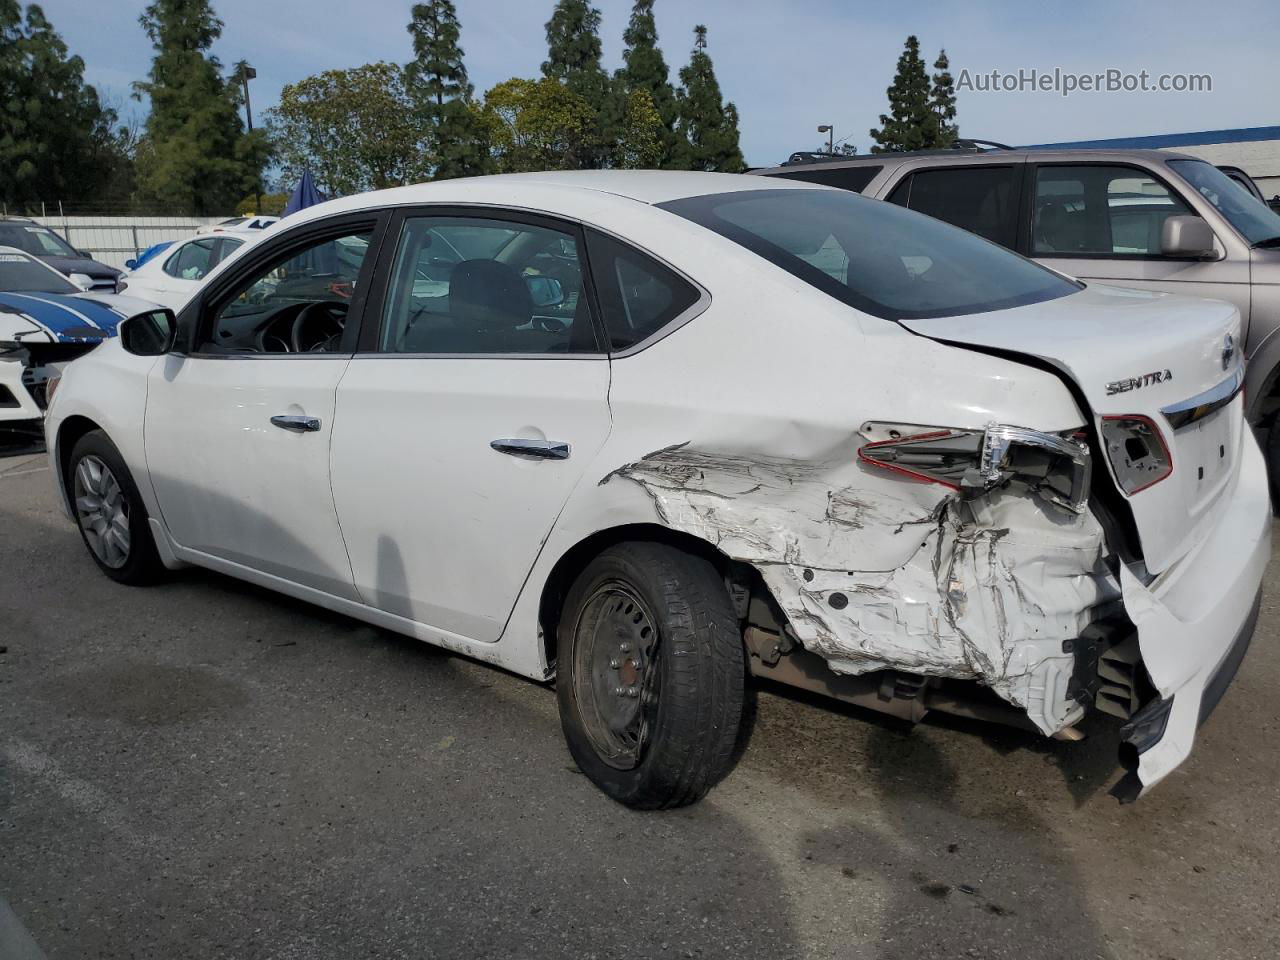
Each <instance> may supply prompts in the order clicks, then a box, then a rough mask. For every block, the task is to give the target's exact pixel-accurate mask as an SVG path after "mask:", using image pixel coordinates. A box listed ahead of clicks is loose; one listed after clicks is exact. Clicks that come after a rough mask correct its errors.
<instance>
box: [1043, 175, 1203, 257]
mask: <svg viewBox="0 0 1280 960" xmlns="http://www.w3.org/2000/svg"><path fill="white" fill-rule="evenodd" d="M1190 212H1191V211H1190V210H1189V209H1188V208H1187V205H1186V204H1185V203H1183V202H1182V200H1181V199H1180V198H1179V197H1178V196H1177V195H1176V194H1174V193H1172V192H1171V191H1170V190H1169V188H1168V187H1166V186H1165V185H1164V184H1162V183H1161V182H1160V181H1158V180H1156V179H1155V178H1154V177H1152V176H1151V175H1150V174H1149V173H1147V172H1146V171H1144V170H1141V169H1139V168H1137V167H1128V166H1119V165H1107V164H1096V165H1088V166H1084V165H1078V166H1067V165H1061V166H1060V165H1046V166H1041V167H1038V168H1037V169H1036V178H1035V196H1034V200H1033V202H1032V213H1031V216H1032V220H1031V252H1032V254H1033V255H1035V256H1042V257H1054V256H1068V257H1072V256H1075V257H1081V256H1084V257H1124V256H1142V257H1152V256H1160V235H1161V231H1162V230H1163V228H1164V222H1165V220H1167V219H1168V218H1169V217H1172V216H1174V215H1177V214H1186V213H1190Z"/></svg>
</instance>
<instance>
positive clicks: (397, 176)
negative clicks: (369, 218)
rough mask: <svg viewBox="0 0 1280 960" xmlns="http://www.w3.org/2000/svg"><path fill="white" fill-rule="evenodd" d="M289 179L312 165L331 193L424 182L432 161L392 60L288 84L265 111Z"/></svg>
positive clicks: (293, 179)
mask: <svg viewBox="0 0 1280 960" xmlns="http://www.w3.org/2000/svg"><path fill="white" fill-rule="evenodd" d="M268 120H269V122H270V124H271V128H272V130H273V132H274V135H275V140H276V142H277V143H279V145H280V160H281V163H282V165H283V177H284V180H285V182H296V181H297V179H298V177H300V176H301V175H302V171H303V170H307V169H309V170H310V171H311V175H312V176H313V177H314V178H315V179H316V181H317V186H319V188H320V189H321V190H323V191H324V192H325V193H327V194H329V195H331V196H332V195H341V194H348V193H358V192H360V191H362V190H380V189H382V188H384V187H395V186H401V185H403V184H407V183H414V182H416V181H420V180H424V179H426V178H427V176H428V175H429V173H430V166H431V161H430V158H429V157H428V156H427V155H426V152H425V151H424V150H423V148H422V136H421V133H422V131H421V128H420V127H419V125H418V123H417V122H416V121H415V118H414V112H413V102H412V101H411V100H410V98H409V95H408V92H407V91H406V89H405V82H404V71H403V70H402V69H401V68H400V67H399V66H397V65H396V64H394V63H370V64H366V65H364V66H362V67H355V68H354V69H351V70H326V71H325V72H324V73H321V74H317V75H316V76H314V77H307V78H306V79H304V80H300V81H298V82H297V83H291V84H287V85H286V86H285V87H284V89H283V90H281V91H280V102H279V104H278V105H277V106H275V107H273V108H272V109H271V110H270V111H268Z"/></svg>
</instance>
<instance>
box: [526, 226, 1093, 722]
mask: <svg viewBox="0 0 1280 960" xmlns="http://www.w3.org/2000/svg"><path fill="white" fill-rule="evenodd" d="M705 253H706V254H709V253H711V251H707V252H705ZM677 265H679V264H677ZM688 269H689V272H690V274H691V275H693V276H697V271H696V265H692V266H690V267H689V268H688ZM774 274H778V276H775V275H774ZM738 279H739V282H738V283H736V284H730V285H726V286H723V287H717V288H715V289H714V290H713V302H712V305H711V307H710V308H709V309H708V310H707V312H706V313H705V314H703V315H702V316H701V317H699V318H698V319H697V320H695V321H694V322H692V323H689V324H687V325H685V326H684V327H681V328H680V329H679V330H677V331H676V332H674V333H673V334H672V335H670V336H669V337H667V338H666V339H664V340H661V341H659V342H658V343H657V344H655V345H654V346H652V347H650V348H649V349H647V350H644V351H641V352H640V353H638V354H635V355H633V356H630V357H626V358H623V359H615V360H614V361H612V384H611V388H610V407H611V412H612V417H613V421H614V428H613V431H612V434H611V437H610V440H609V442H608V443H606V445H605V447H604V448H603V449H602V450H601V452H600V454H599V455H598V457H597V460H596V463H595V465H594V466H593V467H592V468H591V469H589V470H588V471H587V473H586V475H585V477H584V480H583V482H582V484H581V486H580V487H579V489H578V490H577V491H575V493H574V495H573V496H572V497H571V498H570V501H569V503H568V504H566V507H565V510H564V512H563V514H562V515H561V518H560V521H559V522H558V523H557V525H556V529H555V531H554V532H553V534H552V537H551V539H550V540H549V541H548V544H547V549H546V550H545V551H544V553H543V556H542V557H540V558H539V563H538V565H537V567H536V568H535V570H534V572H533V576H532V577H531V583H533V584H537V585H539V586H540V585H541V584H542V583H544V582H545V578H546V576H547V573H548V572H549V570H550V567H551V566H552V565H553V564H554V562H555V559H556V558H558V557H559V556H562V555H563V553H564V552H565V551H566V550H568V549H569V548H570V547H571V546H573V545H574V544H575V543H577V542H579V541H580V540H582V539H583V538H585V537H587V536H589V535H590V534H592V533H594V532H596V531H598V530H601V529H605V528H607V527H610V526H618V525H622V524H628V523H654V522H657V523H660V524H663V525H665V526H667V527H669V528H671V529H674V530H679V531H683V532H685V533H688V534H690V535H693V536H696V537H698V538H700V539H703V540H705V541H707V542H708V543H711V544H713V545H715V547H716V548H717V549H719V550H720V551H722V552H723V553H725V554H726V555H728V556H729V557H732V558H734V559H736V560H740V561H742V562H745V563H749V564H751V565H752V566H753V567H755V568H756V569H757V570H758V571H759V572H760V574H761V576H762V578H763V579H764V582H765V583H766V584H767V585H768V587H769V589H770V590H771V592H772V593H773V596H774V598H775V599H776V600H777V602H778V604H779V605H780V606H781V607H782V609H783V610H784V612H785V613H786V614H787V616H788V618H789V620H790V622H791V625H792V628H793V629H794V630H795V632H796V635H797V637H798V638H799V640H800V641H801V642H802V643H803V644H804V646H805V647H806V648H808V649H811V650H813V651H815V652H817V653H819V654H820V655H822V656H823V657H825V658H826V659H827V660H828V662H829V663H830V664H831V666H832V667H833V669H835V670H837V671H842V672H847V673H864V672H868V671H873V670H878V669H884V668H886V667H893V668H898V669H903V670H908V671H912V672H915V673H920V674H924V675H928V676H940V677H956V678H968V679H975V680H978V681H980V682H982V683H985V684H987V685H989V686H991V687H992V688H993V689H995V690H996V691H997V692H998V693H999V694H1000V695H1001V696H1003V697H1005V698H1006V699H1007V700H1009V701H1010V702H1012V703H1014V704H1016V705H1018V706H1020V707H1022V708H1023V709H1025V710H1026V712H1027V714H1028V716H1029V717H1030V719H1031V720H1032V721H1033V722H1034V723H1035V725H1036V726H1037V727H1038V728H1039V729H1040V730H1042V731H1044V732H1045V733H1052V732H1055V731H1057V730H1059V729H1061V728H1062V727H1063V726H1065V725H1067V724H1069V723H1071V722H1074V721H1075V720H1076V719H1078V717H1079V715H1080V713H1081V712H1082V711H1081V708H1080V707H1079V706H1078V705H1077V704H1076V703H1074V702H1073V701H1071V700H1069V699H1068V698H1067V696H1066V689H1067V683H1068V681H1069V679H1070V676H1071V673H1072V669H1073V667H1074V660H1073V657H1072V655H1071V653H1070V652H1069V651H1065V650H1064V649H1063V642H1064V641H1065V640H1070V639H1073V638H1075V637H1077V636H1078V635H1079V632H1080V629H1081V628H1082V627H1083V626H1084V625H1085V623H1086V622H1087V620H1088V610H1089V608H1090V607H1092V606H1094V605H1095V604H1097V603H1098V602H1100V601H1101V600H1103V599H1107V598H1109V597H1111V596H1114V595H1115V591H1116V587H1115V585H1114V584H1113V583H1112V582H1111V581H1110V578H1109V575H1108V574H1107V572H1106V570H1105V568H1104V567H1103V565H1102V562H1101V558H1102V555H1103V551H1104V547H1103V536H1102V531H1101V529H1100V528H1099V526H1098V524H1097V523H1096V521H1094V519H1093V517H1092V516H1091V515H1089V514H1088V513H1085V514H1083V515H1071V514H1066V513H1063V512H1061V511H1059V510H1057V509H1056V508H1052V507H1049V506H1047V505H1043V504H1041V503H1040V502H1039V501H1038V500H1033V499H1032V498H1030V497H1027V496H1016V495H1012V494H998V493H997V494H994V495H991V496H989V497H986V498H983V499H982V500H981V501H978V502H976V503H973V504H971V505H970V504H966V505H962V504H959V503H958V502H956V501H955V498H954V496H953V492H952V491H950V490H948V489H947V488H945V487H942V486H939V485H936V484H928V483H922V482H918V481H914V480H912V479H909V478H903V477H900V476H897V475H895V474H892V473H890V472H888V471H884V470H881V469H878V468H875V467H869V466H867V465H865V464H860V463H859V462H858V460H857V448H858V446H859V445H860V444H861V443H862V442H863V441H862V440H861V438H860V437H859V434H858V428H859V426H860V425H861V424H862V423H864V422H866V421H888V422H897V423H919V424H922V425H944V426H950V427H958V428H965V429H982V428H983V427H984V426H985V425H986V424H987V423H988V422H990V421H992V420H996V421H999V422H1003V423H1009V424H1014V425H1020V426H1026V427H1031V428H1034V429H1038V430H1054V431H1058V430H1066V429H1070V428H1073V427H1076V426H1079V425H1080V424H1082V423H1083V422H1084V421H1083V417H1082V415H1081V413H1080V411H1079V410H1078V408H1077V407H1076V406H1075V404H1074V402H1073V401H1072V399H1071V397H1070V394H1069V393H1068V391H1067V390H1066V388H1065V387H1064V386H1063V385H1062V384H1061V383H1060V382H1059V381H1058V380H1057V379H1056V378H1055V377H1053V376H1052V375H1050V374H1048V373H1045V372H1043V371H1040V370H1036V369H1033V368H1030V367H1025V366H1021V365H1018V364H1015V363H1011V362H1009V361H1006V360H1002V359H998V358H994V357H990V356H986V355H982V354H978V353H972V352H969V351H965V350H962V349H959V348H954V347H947V346H943V345H941V344H939V343H936V342H934V341H931V340H927V339H924V338H921V337H917V336H914V335H912V334H910V333H908V332H906V331H904V330H903V329H902V328H900V327H898V326H897V325H896V324H893V323H890V322H888V321H881V320H876V319H874V318H869V317H865V316H863V315H860V314H858V313H857V312H856V311H852V310H850V309H848V308H846V307H844V306H842V305H840V304H838V303H836V302H834V301H832V300H830V299H829V298H827V297H825V296H824V295H822V294H819V293H817V292H816V291H812V290H811V289H809V288H807V287H805V286H804V285H803V284H799V283H798V281H795V280H794V279H793V278H790V277H789V276H787V275H785V274H781V272H780V271H775V270H774V269H773V268H772V267H770V266H768V265H767V264H763V262H762V269H761V270H760V272H759V273H758V274H754V273H753V274H746V273H744V275H743V276H742V277H740V278H738ZM726 291H728V292H726ZM774 302H776V303H786V304H788V305H789V306H788V308H787V309H786V310H781V311H778V312H776V313H766V312H762V311H761V310H760V309H759V304H760V303H774ZM761 358H769V359H770V362H769V363H768V364H767V365H764V366H762V365H761ZM529 592H530V591H526V593H529ZM536 616H537V614H536V608H535V605H534V602H533V601H531V600H530V599H529V598H528V597H522V600H521V604H520V605H519V606H518V608H517V611H516V619H517V622H518V621H519V619H520V618H522V617H523V618H526V622H529V621H534V622H536Z"/></svg>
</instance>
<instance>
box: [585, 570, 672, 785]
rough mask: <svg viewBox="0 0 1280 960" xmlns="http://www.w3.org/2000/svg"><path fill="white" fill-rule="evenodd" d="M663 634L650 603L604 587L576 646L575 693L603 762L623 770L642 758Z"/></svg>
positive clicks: (590, 605) (616, 586)
mask: <svg viewBox="0 0 1280 960" xmlns="http://www.w3.org/2000/svg"><path fill="white" fill-rule="evenodd" d="M657 652H658V631H657V630H656V629H655V627H654V626H653V619H652V617H651V616H650V614H649V611H648V609H647V608H646V607H645V605H644V603H643V602H641V600H640V599H639V598H638V597H637V596H636V595H635V594H634V593H633V592H632V591H631V590H630V589H629V588H628V587H627V586H625V585H623V584H621V583H608V584H604V585H602V586H601V587H600V589H598V590H597V591H596V592H595V593H594V594H593V595H592V596H591V599H589V600H588V601H587V603H586V604H585V605H584V607H583V611H582V615H581V617H580V618H579V620H578V625H577V642H576V643H575V644H574V660H575V663H574V667H575V669H574V677H575V690H574V693H575V695H576V697H577V699H578V703H579V706H580V707H581V714H582V717H583V721H584V725H585V727H586V731H587V735H588V736H589V737H590V738H591V741H592V744H593V745H594V746H595V748H596V752H597V754H599V756H600V758H601V759H602V760H604V761H605V763H607V764H609V766H611V767H614V768H616V769H619V770H630V769H632V768H634V767H636V766H637V765H638V764H639V763H640V760H641V757H642V754H643V751H644V747H645V744H646V741H647V739H648V733H649V726H650V720H651V718H652V715H653V708H654V706H655V705H656V703H657V670H656V669H655V667H656V659H657Z"/></svg>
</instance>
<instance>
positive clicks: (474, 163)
mask: <svg viewBox="0 0 1280 960" xmlns="http://www.w3.org/2000/svg"><path fill="white" fill-rule="evenodd" d="M412 16H413V19H412V20H411V21H410V23H409V26H408V30H409V35H410V36H411V37H412V38H413V55H414V59H413V61H412V62H410V63H409V65H408V66H407V67H405V79H406V82H407V84H408V89H409V96H410V97H411V98H412V100H413V102H414V105H415V112H416V115H417V116H416V119H417V121H418V123H419V124H420V125H421V127H422V128H423V130H424V138H423V139H424V141H425V142H424V146H425V148H426V150H427V151H428V153H429V154H430V157H431V161H432V165H433V167H434V179H437V180H444V179H448V178H451V177H466V176H473V175H475V174H479V173H484V172H486V170H487V166H488V149H487V147H486V144H485V143H484V138H483V136H482V125H481V124H480V123H479V122H478V121H477V119H476V116H475V113H474V111H473V108H472V100H471V98H472V94H473V92H474V91H473V88H472V86H471V82H470V80H469V79H468V78H467V67H466V64H465V63H464V62H463V55H462V48H461V47H460V46H458V39H459V36H460V33H461V27H460V25H459V23H458V11H457V8H456V7H455V6H454V4H453V3H452V0H427V2H426V3H417V4H414V6H413V11H412Z"/></svg>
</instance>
